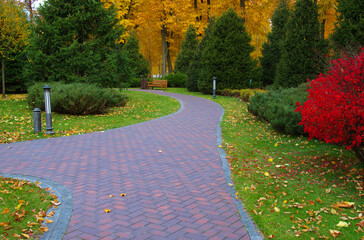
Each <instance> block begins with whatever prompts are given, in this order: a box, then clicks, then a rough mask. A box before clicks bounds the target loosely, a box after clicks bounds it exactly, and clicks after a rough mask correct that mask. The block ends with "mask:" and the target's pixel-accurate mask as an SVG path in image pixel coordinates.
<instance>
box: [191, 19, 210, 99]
mask: <svg viewBox="0 0 364 240" xmlns="http://www.w3.org/2000/svg"><path fill="white" fill-rule="evenodd" d="M215 22H216V20H215V18H210V19H209V24H208V25H207V27H206V28H205V31H204V32H205V34H204V36H203V37H202V39H201V42H200V43H199V44H198V45H197V47H196V51H195V54H194V55H193V57H192V59H191V62H190V66H189V68H188V71H187V82H186V86H187V90H188V91H190V92H198V82H199V81H200V80H199V79H200V77H201V70H202V66H203V64H204V63H203V61H202V53H203V51H204V49H205V47H206V43H207V41H208V39H209V38H210V35H211V33H212V30H213V27H214V24H215Z"/></svg>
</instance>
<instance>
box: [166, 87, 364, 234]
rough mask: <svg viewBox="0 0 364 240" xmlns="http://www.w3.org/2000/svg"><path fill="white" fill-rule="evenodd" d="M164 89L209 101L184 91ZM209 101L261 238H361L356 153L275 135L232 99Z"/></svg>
mask: <svg viewBox="0 0 364 240" xmlns="http://www.w3.org/2000/svg"><path fill="white" fill-rule="evenodd" d="M168 91H171V92H177V93H183V94H189V95H194V96H200V97H204V98H207V99H210V100H213V99H212V97H211V96H208V95H201V94H200V93H189V92H186V90H185V89H169V90H168ZM213 101H215V102H217V103H219V104H220V105H221V106H222V107H223V108H224V109H225V115H224V118H223V121H222V123H221V126H222V136H223V141H224V144H223V147H224V150H225V151H226V153H227V155H228V156H227V158H228V160H229V163H230V168H231V172H232V178H233V181H234V183H235V188H236V190H237V192H238V195H237V197H238V198H239V199H241V200H242V202H243V204H244V206H245V207H246V211H247V212H248V213H249V214H250V215H251V216H252V217H253V219H254V221H255V222H256V223H257V225H258V227H259V229H260V230H261V231H262V232H263V234H264V236H265V238H273V239H284V240H286V239H309V240H311V239H333V238H334V237H333V235H336V234H339V235H338V237H337V238H336V239H362V238H363V237H364V232H363V230H364V221H363V219H364V217H363V214H364V200H363V196H364V192H363V185H364V184H363V180H364V170H363V165H361V163H360V162H359V161H358V160H357V159H356V158H355V155H353V154H352V153H351V152H348V151H347V150H346V149H345V148H342V147H339V146H334V145H327V144H325V143H324V142H321V141H318V140H311V141H307V138H306V137H294V136H287V135H282V134H280V133H277V132H275V131H274V130H273V129H272V127H271V126H270V124H269V123H266V122H264V121H261V120H260V119H259V118H257V117H255V116H253V115H252V114H250V113H249V112H248V111H247V104H246V103H245V102H242V101H240V100H239V99H237V98H231V97H221V96H217V98H216V100H213ZM344 206H346V207H344ZM340 221H341V222H342V223H341V224H339V223H340ZM338 224H339V226H342V227H339V226H337V225H338ZM346 226H347V227H346ZM330 230H331V232H330ZM335 231H336V232H335ZM339 232H340V233H339Z"/></svg>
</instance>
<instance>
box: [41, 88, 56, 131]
mask: <svg viewBox="0 0 364 240" xmlns="http://www.w3.org/2000/svg"><path fill="white" fill-rule="evenodd" d="M43 90H44V102H45V112H46V130H47V132H46V134H54V132H53V131H52V130H53V127H52V110H51V87H50V86H49V85H44V86H43Z"/></svg>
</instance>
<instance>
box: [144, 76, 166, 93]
mask: <svg viewBox="0 0 364 240" xmlns="http://www.w3.org/2000/svg"><path fill="white" fill-rule="evenodd" d="M167 83H168V80H161V79H153V80H152V82H148V89H149V87H151V88H152V89H153V87H160V88H162V89H163V88H164V89H165V90H167Z"/></svg>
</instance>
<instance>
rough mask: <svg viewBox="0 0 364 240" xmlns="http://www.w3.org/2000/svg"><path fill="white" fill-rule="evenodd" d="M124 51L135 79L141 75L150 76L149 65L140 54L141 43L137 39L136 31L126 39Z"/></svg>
mask: <svg viewBox="0 0 364 240" xmlns="http://www.w3.org/2000/svg"><path fill="white" fill-rule="evenodd" d="M123 50H124V51H125V54H126V57H127V58H128V59H129V66H130V68H131V70H132V75H133V77H139V76H140V75H143V76H144V77H147V76H148V74H149V68H148V67H149V64H148V62H147V60H145V58H144V56H143V55H142V54H141V53H140V52H139V41H138V39H137V38H136V36H135V32H134V31H132V32H131V33H130V35H129V37H128V38H127V39H126V43H125V45H124V47H123Z"/></svg>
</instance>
